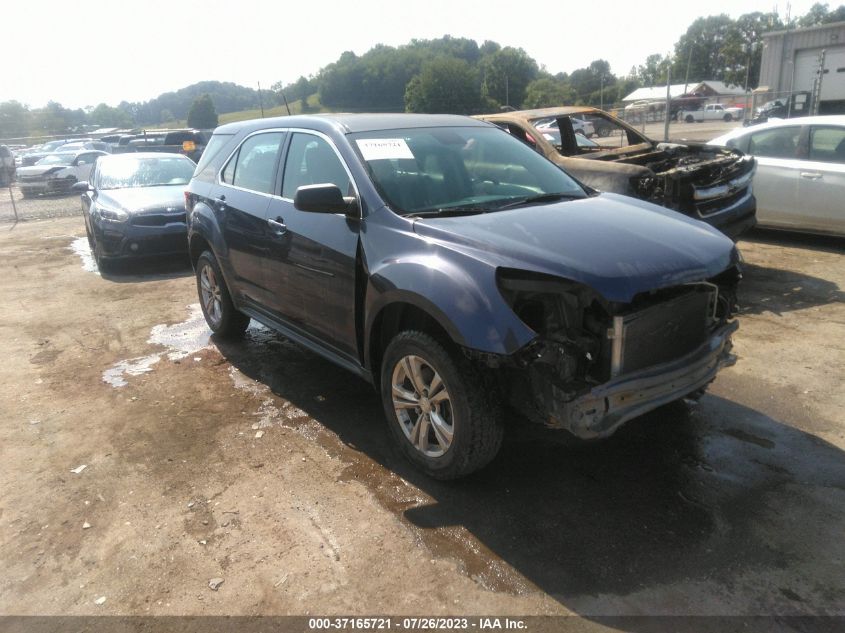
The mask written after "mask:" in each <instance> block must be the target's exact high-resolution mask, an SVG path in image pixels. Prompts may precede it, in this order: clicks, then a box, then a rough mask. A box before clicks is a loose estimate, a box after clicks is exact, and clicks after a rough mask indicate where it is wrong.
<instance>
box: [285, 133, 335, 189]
mask: <svg viewBox="0 0 845 633" xmlns="http://www.w3.org/2000/svg"><path fill="white" fill-rule="evenodd" d="M327 183H331V184H333V185H337V187H338V188H339V189H340V192H341V193H342V194H343V195H344V196H347V195H351V193H352V183H351V182H350V180H349V175H348V174H347V173H346V169H345V168H344V166H343V163H341V162H340V159H339V158H338V156H337V154H335V152H334V150H333V149H332V147H331V145H329V144H328V143H327V142H326V141H325V139H322V138H320V137H319V136H313V135H311V134H302V133H296V134H294V135H293V138H291V141H290V149H288V157H287V160H286V161H285V174H284V181H283V184H282V197H283V198H289V199H291V200H293V197H294V196H295V195H296V190H297V189H298V188H299V187H302V186H304V185H318V184H327Z"/></svg>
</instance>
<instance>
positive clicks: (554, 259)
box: [414, 194, 739, 303]
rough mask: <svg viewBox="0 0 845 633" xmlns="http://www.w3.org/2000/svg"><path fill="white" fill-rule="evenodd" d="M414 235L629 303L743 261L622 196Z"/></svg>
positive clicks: (712, 232) (705, 234) (689, 227)
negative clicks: (565, 280)
mask: <svg viewBox="0 0 845 633" xmlns="http://www.w3.org/2000/svg"><path fill="white" fill-rule="evenodd" d="M414 230H415V232H416V233H417V234H418V235H420V236H422V237H426V238H428V239H432V240H436V241H438V242H441V243H443V244H444V245H447V246H449V247H451V248H455V249H458V250H462V251H464V252H467V253H468V254H471V255H472V256H473V257H476V258H478V259H481V260H484V261H486V262H487V263H489V264H490V265H492V266H495V267H506V268H515V269H522V270H530V271H535V272H541V273H545V274H549V275H556V276H558V277H563V278H566V279H570V280H573V281H576V282H579V283H582V284H584V285H586V286H589V287H590V288H592V289H593V290H595V291H596V292H598V293H600V294H601V295H602V296H603V297H604V298H605V299H607V300H608V301H618V302H623V303H628V302H630V301H631V300H632V299H633V297H634V296H635V295H636V294H638V293H640V292H645V291H649V290H656V289H658V288H665V287H668V286H674V285H678V284H682V283H688V282H693V281H700V280H703V279H707V278H710V277H713V276H715V275H717V274H719V273H720V272H722V271H724V270H725V269H727V268H728V267H730V266H731V265H733V264H735V263H736V262H737V261H738V258H739V256H738V252H737V250H736V248H735V247H734V244H733V242H731V240H730V239H728V238H727V237H725V236H724V235H722V234H721V233H720V232H719V231H717V230H716V229H714V228H712V227H710V226H708V225H707V224H704V223H703V222H699V221H697V220H692V219H689V218H687V217H685V216H683V215H681V214H680V213H676V212H674V211H669V210H667V209H664V208H662V207H658V206H656V205H653V204H650V203H648V202H644V201H641V200H636V199H633V198H629V197H625V196H620V195H616V194H601V195H599V196H595V197H592V198H585V199H583V200H572V201H565V202H558V203H554V204H542V205H535V206H530V207H521V208H516V209H511V210H506V211H497V212H491V213H484V214H480V215H469V216H461V217H451V218H423V219H419V220H418V221H416V222H415V224H414Z"/></svg>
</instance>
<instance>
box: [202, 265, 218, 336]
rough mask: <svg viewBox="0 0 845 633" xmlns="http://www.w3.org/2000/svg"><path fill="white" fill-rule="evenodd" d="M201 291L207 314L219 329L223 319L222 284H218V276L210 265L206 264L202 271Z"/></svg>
mask: <svg viewBox="0 0 845 633" xmlns="http://www.w3.org/2000/svg"><path fill="white" fill-rule="evenodd" d="M200 290H201V293H202V304H203V307H204V308H205V313H206V315H207V316H208V318H209V320H210V321H211V322H212V323H213V324H214V326H215V327H217V326H219V325H220V322H221V321H222V319H223V295H222V292H221V291H220V284H219V283H218V282H217V275H216V274H215V273H214V269H213V268H212V267H211V266H209V265H208V264H205V265H204V266H203V267H202V270H201V271H200Z"/></svg>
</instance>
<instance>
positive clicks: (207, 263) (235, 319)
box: [197, 251, 249, 338]
mask: <svg viewBox="0 0 845 633" xmlns="http://www.w3.org/2000/svg"><path fill="white" fill-rule="evenodd" d="M197 294H199V298H200V306H201V307H202V313H203V316H205V322H206V323H208V327H210V328H211V331H212V332H214V333H215V334H217V335H218V336H221V337H224V338H237V337H239V336H243V333H244V332H245V331H246V328H247V326H248V325H249V317H248V316H247V315H245V314H244V313H243V312H240V311H238V310H237V309H236V308H235V305H234V304H233V303H232V297H231V295H230V294H229V288H228V287H227V286H226V281H225V280H224V279H223V274H222V273H221V272H220V266H218V264H217V259H216V258H215V257H214V255H213V254H212V253H211V252H209V251H204V252H203V254H202V255H200V256H199V259H198V260H197Z"/></svg>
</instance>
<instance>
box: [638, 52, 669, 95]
mask: <svg viewBox="0 0 845 633" xmlns="http://www.w3.org/2000/svg"><path fill="white" fill-rule="evenodd" d="M671 63H672V59H671V58H670V57H669V56H668V55H666V56H663V55H661V54H660V53H655V54H653V55H649V56H648V57H646V58H645V64H641V65H640V66H637V73H636V76H637V79H638V80H639V82H640V83H641V84H642V85H643V86H646V87H649V86H659V85H665V84H666V71H668V70H669V66H670V65H671Z"/></svg>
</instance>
